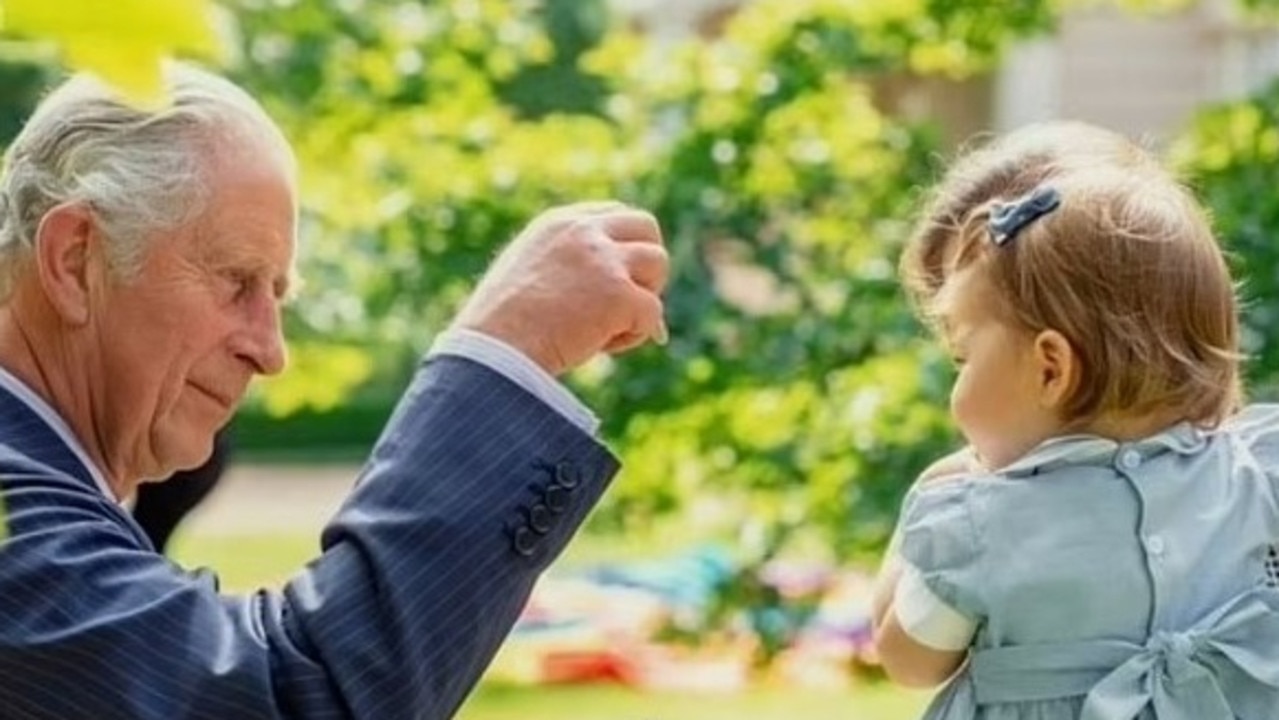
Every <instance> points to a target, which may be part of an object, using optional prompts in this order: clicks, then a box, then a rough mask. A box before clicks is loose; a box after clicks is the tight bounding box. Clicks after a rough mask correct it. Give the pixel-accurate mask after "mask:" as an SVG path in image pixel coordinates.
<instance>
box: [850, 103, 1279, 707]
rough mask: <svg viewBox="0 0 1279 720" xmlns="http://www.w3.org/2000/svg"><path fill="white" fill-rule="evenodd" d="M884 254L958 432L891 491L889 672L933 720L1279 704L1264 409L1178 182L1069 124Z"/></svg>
mask: <svg viewBox="0 0 1279 720" xmlns="http://www.w3.org/2000/svg"><path fill="white" fill-rule="evenodd" d="M903 275H904V276H905V280H906V282H907V286H908V288H909V290H910V291H911V293H912V295H913V296H914V299H915V300H916V303H917V307H918V308H919V309H920V311H921V313H922V314H923V316H924V317H925V318H926V319H927V320H929V321H930V323H932V324H933V326H934V327H936V328H937V331H938V333H939V334H940V335H941V337H942V339H943V340H944V341H945V342H946V343H947V344H948V345H949V347H950V348H951V349H952V352H953V353H954V356H955V360H956V362H957V364H958V365H959V376H958V379H957V381H956V383H955V387H954V391H953V394H952V398H951V409H952V413H953V415H954V417H955V419H956V421H957V423H958V424H959V426H960V428H961V430H962V431H963V433H964V435H965V437H966V438H967V440H968V442H969V448H968V449H966V450H965V451H962V452H961V453H959V454H956V455H954V456H951V457H950V458H947V459H945V460H943V461H941V462H939V463H938V464H937V465H935V466H934V467H933V468H930V469H929V470H928V471H926V472H925V474H924V477H923V478H922V479H921V481H920V482H919V483H918V484H917V485H916V487H915V488H914V489H912V491H911V492H910V494H909V495H908V496H907V499H906V502H905V504H904V507H903V511H902V516H901V519H900V523H899V527H898V532H897V536H896V538H895V540H894V542H893V546H892V547H891V548H890V550H889V556H888V558H887V559H886V561H885V565H884V569H883V570H882V571H881V577H880V586H879V587H880V592H879V594H878V597H877V603H876V608H875V616H876V639H877V643H878V648H879V652H880V655H881V658H882V660H883V663H884V667H885V668H886V670H887V671H888V673H889V675H890V676H891V677H893V678H895V679H897V680H899V681H901V682H904V683H907V684H913V685H935V684H938V683H940V682H942V681H944V680H946V679H947V678H949V679H950V682H949V684H948V685H947V686H946V687H945V689H944V690H943V691H942V692H941V693H940V694H939V695H938V697H937V698H936V699H935V700H934V702H933V704H932V705H931V707H930V708H929V710H928V713H927V716H926V717H928V718H938V719H945V720H955V719H959V718H988V719H992V720H999V719H1009V720H1012V719H1019V720H1023V719H1024V720H1031V719H1034V720H1059V719H1060V720H1075V719H1076V718H1082V719H1083V720H1129V719H1132V718H1142V719H1149V718H1159V719H1162V720H1235V719H1236V718H1239V719H1242V720H1261V719H1262V718H1276V717H1279V590H1277V589H1276V588H1275V587H1273V584H1270V583H1267V582H1266V570H1265V568H1266V558H1267V552H1268V548H1269V544H1270V543H1271V542H1272V541H1273V540H1274V539H1275V538H1279V406H1270V407H1266V406H1251V407H1247V408H1243V409H1240V407H1239V393H1238V373H1239V369H1238V364H1239V355H1238V351H1237V335H1238V326H1237V318H1236V310H1237V309H1236V302H1235V297H1234V289H1233V284H1232V282H1231V279H1230V276H1229V273H1228V271H1227V268H1226V265H1225V262H1224V260H1223V258H1222V254H1221V251H1220V250H1219V248H1218V246H1217V244H1216V242H1215V240H1214V238H1213V235H1212V232H1211V230H1210V228H1209V226H1208V222H1207V220H1206V218H1205V216H1204V213H1203V211H1202V210H1201V209H1200V208H1199V206H1198V205H1197V203H1196V202H1195V201H1194V200H1193V198H1191V197H1190V196H1189V194H1188V193H1187V192H1186V191H1184V190H1183V189H1182V188H1181V187H1180V186H1179V185H1178V184H1177V183H1176V182H1175V181H1174V180H1173V179H1172V178H1171V177H1170V176H1169V175H1168V174H1167V173H1166V172H1165V171H1163V170H1162V169H1161V168H1160V167H1159V166H1158V165H1157V164H1156V163H1155V162H1154V161H1153V160H1151V159H1150V158H1149V157H1148V156H1146V155H1145V154H1144V153H1143V152H1141V151H1140V150H1139V149H1138V148H1136V147H1135V146H1133V145H1131V144H1129V143H1127V142H1126V141H1124V140H1123V139H1122V138H1120V137H1118V136H1116V135H1114V134H1111V133H1108V132H1106V131H1103V130H1100V129H1097V128H1089V127H1086V126H1080V125H1058V126H1050V127H1047V128H1044V127H1040V128H1035V129H1032V130H1029V131H1026V132H1023V133H1017V134H1014V135H1012V136H1010V137H1008V138H1006V139H1005V140H1004V141H1002V142H1000V143H998V144H996V145H995V146H994V147H993V148H991V149H989V150H986V151H983V152H982V153H980V154H978V155H976V156H973V157H972V158H971V159H969V160H968V161H966V162H962V163H961V164H960V165H959V166H958V167H956V169H955V170H953V171H952V172H951V173H950V174H949V175H948V177H947V178H946V180H944V181H943V183H942V186H941V189H940V191H939V192H938V195H937V200H936V201H935V202H934V205H933V207H932V209H931V210H930V212H929V213H928V214H927V215H926V218H925V221H924V222H923V223H922V225H921V228H920V231H919V232H918V233H917V234H916V237H915V238H914V239H913V240H912V243H911V245H910V247H909V248H908V251H907V254H906V256H905V259H904V261H903Z"/></svg>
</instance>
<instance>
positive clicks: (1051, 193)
mask: <svg viewBox="0 0 1279 720" xmlns="http://www.w3.org/2000/svg"><path fill="white" fill-rule="evenodd" d="M1059 205H1061V194H1060V193H1058V192H1057V191H1056V190H1054V189H1053V188H1050V187H1037V188H1035V189H1034V190H1031V191H1030V192H1028V193H1026V194H1025V195H1022V196H1021V197H1020V198H1017V199H1016V200H1014V201H1012V202H1010V203H1001V204H999V205H996V206H995V207H994V208H993V209H991V211H990V223H989V227H990V239H991V241H992V242H994V243H995V244H996V245H999V246H1000V247H1003V246H1004V245H1005V244H1006V243H1007V242H1008V241H1009V240H1012V239H1013V238H1015V237H1017V233H1019V232H1021V231H1022V229H1023V228H1025V227H1026V226H1027V225H1029V224H1031V223H1032V222H1034V221H1036V220H1038V219H1039V218H1041V217H1043V216H1045V215H1047V214H1048V213H1050V212H1052V211H1053V210H1056V209H1057V207H1058V206H1059Z"/></svg>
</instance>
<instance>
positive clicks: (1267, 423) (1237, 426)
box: [1216, 403, 1279, 451]
mask: <svg viewBox="0 0 1279 720" xmlns="http://www.w3.org/2000/svg"><path fill="white" fill-rule="evenodd" d="M1216 432H1217V434H1225V435H1229V436H1230V437H1232V438H1234V439H1235V440H1237V441H1239V442H1241V443H1243V444H1244V445H1245V446H1247V447H1251V448H1258V447H1260V448H1261V449H1263V450H1274V451H1279V403H1255V404H1252V405H1246V406H1244V407H1243V409H1241V410H1240V411H1239V412H1237V413H1235V414H1234V415H1232V416H1230V417H1228V418H1226V420H1225V421H1224V422H1222V423H1221V427H1219V428H1217V431H1216Z"/></svg>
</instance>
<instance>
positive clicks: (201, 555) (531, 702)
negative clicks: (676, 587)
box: [174, 535, 927, 720]
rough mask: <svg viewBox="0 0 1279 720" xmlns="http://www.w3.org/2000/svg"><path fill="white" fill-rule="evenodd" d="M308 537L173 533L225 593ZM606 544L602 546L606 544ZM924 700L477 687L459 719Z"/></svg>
mask: <svg viewBox="0 0 1279 720" xmlns="http://www.w3.org/2000/svg"><path fill="white" fill-rule="evenodd" d="M318 542H319V541H318V538H315V537H309V536H306V535H278V536H277V535H273V536H256V535H228V536H221V535H207V536H189V535H179V536H178V537H177V538H176V541H175V544H174V556H175V557H176V558H177V559H178V560H179V561H180V562H181V563H183V564H184V565H186V566H188V567H211V568H213V569H215V570H216V571H217V572H218V575H219V577H220V578H221V579H222V587H223V589H225V590H226V591H228V592H237V591H246V590H252V589H256V588H259V587H264V586H265V587H274V586H278V585H279V584H280V583H281V582H282V581H283V580H285V579H286V578H287V577H288V576H289V575H290V574H291V573H292V572H294V571H296V570H297V569H299V568H301V567H302V565H303V564H304V563H305V562H306V561H307V560H309V559H311V558H312V557H313V556H314V555H315V554H316V552H317V551H318ZM575 545H577V546H576V547H575V548H574V549H571V550H570V551H569V553H568V555H567V557H566V558H565V559H566V560H567V561H569V562H573V561H575V560H576V561H581V562H589V561H594V560H598V559H601V558H602V557H607V553H608V552H609V551H608V550H607V549H601V545H600V544H599V543H592V542H590V541H588V542H586V543H580V544H576V543H575ZM604 545H607V543H605V544H604ZM926 700H927V695H925V694H920V693H915V692H907V691H902V690H898V689H895V688H893V687H891V686H889V685H888V684H887V683H883V682H872V681H865V682H860V683H858V684H856V685H854V686H853V687H851V688H850V689H847V690H839V691H834V690H830V691H821V690H805V689H794V688H780V687H761V688H756V689H752V690H750V691H749V692H744V693H736V694H686V693H652V692H639V691H636V690H632V689H629V688H626V687H622V686H611V685H592V686H560V687H512V686H506V685H496V684H490V683H483V682H481V684H480V687H479V689H478V690H477V691H476V692H475V694H474V695H473V696H472V697H471V699H470V700H469V701H468V702H467V704H466V705H465V706H464V707H463V709H462V712H461V713H460V714H459V715H458V719H459V720H552V719H554V720H563V718H566V717H573V718H582V719H583V720H799V719H801V718H802V719H803V720H827V719H828V718H829V719H830V720H908V719H911V718H917V717H919V715H920V712H921V711H922V709H923V707H924V703H925V702H926Z"/></svg>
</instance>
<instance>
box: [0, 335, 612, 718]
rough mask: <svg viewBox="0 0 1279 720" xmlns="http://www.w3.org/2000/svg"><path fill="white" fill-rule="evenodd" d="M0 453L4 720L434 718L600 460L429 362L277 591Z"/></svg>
mask: <svg viewBox="0 0 1279 720" xmlns="http://www.w3.org/2000/svg"><path fill="white" fill-rule="evenodd" d="M11 444H12V442H11ZM11 450H12V448H11ZM19 450H20V448H19ZM0 457H3V459H4V461H3V464H2V465H0V468H2V471H0V481H2V482H3V485H4V489H5V500H6V503H7V504H8V509H9V515H10V517H9V520H10V535H11V537H10V538H9V539H8V540H7V541H5V543H4V544H3V545H2V546H0V717H3V718H6V719H10V718H12V719H15V720H34V719H37V718H38V719H40V720H44V719H46V718H48V719H52V718H57V719H58V720H70V719H73V718H93V719H94V720H114V719H116V718H118V719H120V720H124V719H126V718H128V719H129V720H151V719H155V720H160V719H163V720H173V719H174V718H201V719H204V718H207V719H209V720H213V719H217V720H249V719H252V718H264V719H275V718H296V719H301V718H306V719H311V718H359V719H361V720H363V719H373V718H376V719H377V720H388V719H390V720H393V719H396V718H419V719H435V718H441V719H442V718H448V717H452V716H453V714H454V713H455V712H456V710H457V708H458V707H459V705H460V704H461V702H462V700H463V699H464V698H465V696H466V695H467V693H468V692H469V691H470V690H471V688H472V687H473V685H474V683H475V682H476V680H477V679H478V678H479V676H480V675H481V673H482V672H483V670H484V669H485V667H486V666H487V665H488V663H489V661H490V660H491V658H492V656H493V654H494V653H495V652H496V650H497V648H498V646H499V645H500V644H501V642H502V640H503V639H504V638H505V636H506V634H507V632H508V630H509V629H510V627H511V625H512V624H513V623H514V621H515V619H516V617H517V616H518V613H519V612H520V609H521V608H522V607H523V605H524V602H525V600H526V599H527V597H528V594H529V592H530V590H531V588H532V585H533V583H534V581H535V580H536V578H537V577H538V575H539V574H540V572H541V571H542V570H544V569H545V568H546V566H547V565H548V564H549V563H550V562H551V560H552V559H554V558H555V557H556V556H557V555H558V554H559V552H560V551H561V550H562V549H563V547H564V545H565V544H566V543H567V541H568V540H569V538H570V537H571V536H572V534H573V532H574V531H575V530H576V529H577V528H578V527H579V525H580V524H581V522H582V520H583V519H584V517H585V515H586V513H587V512H588V511H589V510H590V508H591V507H592V506H593V505H594V504H595V502H596V501H597V500H598V498H599V496H600V494H601V493H602V492H603V490H604V488H605V487H606V485H607V483H608V481H609V480H610V479H611V477H612V476H613V474H614V473H615V472H616V470H617V464H616V461H615V460H614V459H613V458H612V456H611V455H609V454H608V452H607V451H606V450H605V449H604V448H602V447H601V446H600V445H599V444H598V443H597V442H596V441H595V440H594V439H593V438H591V437H589V436H587V435H586V434H584V433H583V432H582V431H581V430H580V429H578V428H577V427H576V426H574V425H572V424H571V423H570V422H568V421H567V420H565V419H564V418H563V417H562V416H560V415H559V414H557V413H556V412H555V411H553V410H552V409H550V408H548V407H547V406H546V405H544V404H543V403H541V402H540V401H539V400H537V399H536V398H534V397H532V396H531V395H529V394H527V393H526V392H524V391H523V390H522V389H520V388H519V387H517V386H516V385H514V384H512V383H510V381H508V380H506V379H505V378H504V377H502V376H501V375H500V374H497V373H494V372H492V371H490V370H488V369H487V368H484V367H482V366H480V365H477V364H475V363H472V362H470V361H467V360H464V359H461V358H454V357H438V358H436V359H434V360H432V361H430V362H429V363H427V364H426V365H425V366H424V367H423V368H422V369H421V370H420V371H419V373H418V376H417V377H416V378H415V380H414V382H413V384H412V385H411V387H410V389H409V391H408V392H407V393H406V395H405V397H404V399H403V400H402V401H401V403H400V405H399V407H398V408H397V409H396V412H395V414H394V416H393V417H392V419H391V421H390V423H389V425H388V426H387V429H386V431H385V433H384V434H383V437H382V438H381V439H380V440H379V442H378V444H377V447H376V449H375V450H374V452H373V455H372V457H371V458H370V461H369V463H368V465H367V467H366V468H365V469H364V471H363V473H362V475H361V477H360V479H359V480H358V481H357V484H356V487H355V489H354V491H353V493H352V494H351V496H350V498H349V499H348V500H347V501H346V503H345V504H344V505H343V507H342V508H341V509H340V511H339V512H338V514H337V516H336V517H335V518H334V519H333V520H332V522H331V523H330V524H329V525H328V526H327V527H326V528H325V530H324V533H323V537H322V548H323V552H322V554H321V555H320V556H319V557H318V558H317V559H315V560H314V561H312V562H311V563H310V565H309V566H308V567H307V568H306V569H305V570H303V571H302V572H300V573H299V574H298V575H296V576H295V577H294V578H293V579H292V580H290V581H289V582H288V584H287V585H286V586H285V587H284V588H283V590H282V591H281V592H279V593H274V592H265V591H264V592H259V593H257V594H255V595H253V596H251V597H235V598H232V597H225V596H220V595H219V594H218V593H217V589H216V583H215V581H214V580H213V579H212V576H210V575H208V574H196V575H188V574H186V573H183V572H182V571H180V570H179V569H178V568H177V567H175V566H173V565H172V564H171V563H169V561H167V560H165V559H164V558H162V557H160V556H158V555H156V554H155V553H154V552H151V551H150V549H149V548H148V547H147V546H146V544H145V540H144V539H143V538H142V537H141V533H140V531H139V530H138V529H137V528H136V526H135V525H133V523H132V521H131V520H130V519H129V518H128V517H127V515H126V514H125V513H124V512H123V511H121V510H120V509H119V508H118V507H116V506H115V505H113V504H112V503H110V502H109V501H107V500H106V499H105V498H102V497H101V496H100V495H98V494H97V493H96V492H94V491H93V490H92V488H89V487H86V486H85V485H84V483H78V482H73V481H72V479H71V478H68V477H66V476H65V473H58V472H55V471H51V470H50V469H49V468H48V467H47V466H43V465H40V464H37V463H34V462H31V463H24V462H22V460H21V455H15V453H14V452H8V453H5V454H3V455H0ZM15 457H16V458H17V459H14V458H15ZM280 511H281V512H288V510H287V508H281V509H280Z"/></svg>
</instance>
